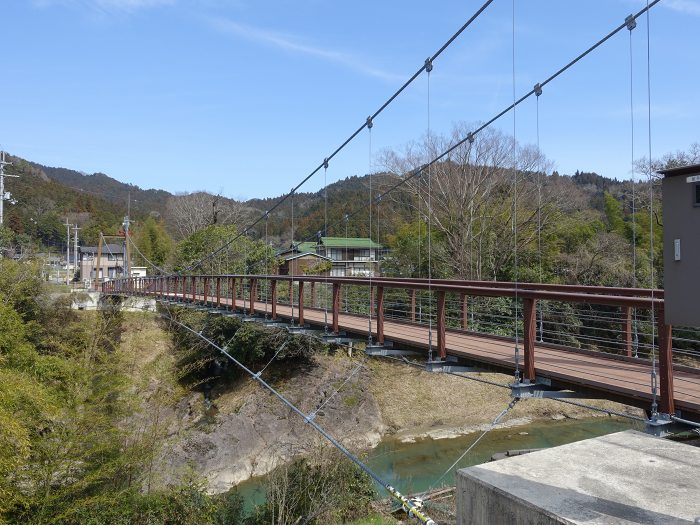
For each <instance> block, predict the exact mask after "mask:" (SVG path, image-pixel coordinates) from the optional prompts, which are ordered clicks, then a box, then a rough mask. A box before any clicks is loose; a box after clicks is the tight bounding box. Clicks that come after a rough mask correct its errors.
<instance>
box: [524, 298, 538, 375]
mask: <svg viewBox="0 0 700 525" xmlns="http://www.w3.org/2000/svg"><path fill="white" fill-rule="evenodd" d="M536 312H537V301H535V300H534V299H523V347H524V351H525V369H524V370H523V374H524V376H525V378H527V379H529V380H530V381H534V380H535V338H536V337H537V331H536V328H535V314H536Z"/></svg>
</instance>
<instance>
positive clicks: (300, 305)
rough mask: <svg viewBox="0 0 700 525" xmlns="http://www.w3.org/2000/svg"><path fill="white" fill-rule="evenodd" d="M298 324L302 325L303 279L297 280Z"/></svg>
mask: <svg viewBox="0 0 700 525" xmlns="http://www.w3.org/2000/svg"><path fill="white" fill-rule="evenodd" d="M299 326H304V281H299Z"/></svg>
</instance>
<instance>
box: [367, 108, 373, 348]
mask: <svg viewBox="0 0 700 525" xmlns="http://www.w3.org/2000/svg"><path fill="white" fill-rule="evenodd" d="M372 125H373V123H372V117H367V136H368V142H369V154H368V162H367V165H368V167H369V234H368V235H369V255H370V256H369V257H368V259H369V308H368V311H367V345H368V346H372V307H373V306H374V304H373V303H374V301H372V274H373V273H374V265H373V261H372Z"/></svg>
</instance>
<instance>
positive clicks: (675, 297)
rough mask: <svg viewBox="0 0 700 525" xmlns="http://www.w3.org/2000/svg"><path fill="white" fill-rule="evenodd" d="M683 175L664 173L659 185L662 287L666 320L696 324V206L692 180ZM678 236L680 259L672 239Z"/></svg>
mask: <svg viewBox="0 0 700 525" xmlns="http://www.w3.org/2000/svg"><path fill="white" fill-rule="evenodd" d="M687 179H688V177H687V176H685V175H676V176H672V177H668V176H667V177H665V178H664V180H663V183H662V188H663V225H664V288H665V293H666V300H665V305H666V306H665V308H666V323H667V324H670V325H680V326H700V206H694V205H693V204H694V197H695V193H694V192H695V183H689V182H687ZM676 239H678V240H680V253H681V259H680V261H676V260H674V241H675V240H676Z"/></svg>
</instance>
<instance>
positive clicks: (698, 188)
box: [693, 182, 700, 207]
mask: <svg viewBox="0 0 700 525" xmlns="http://www.w3.org/2000/svg"><path fill="white" fill-rule="evenodd" d="M694 186H695V187H694V188H693V190H694V191H693V206H695V207H700V182H696V183H695V185H694Z"/></svg>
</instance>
